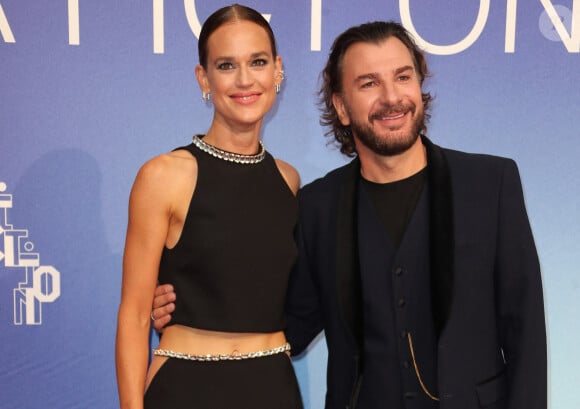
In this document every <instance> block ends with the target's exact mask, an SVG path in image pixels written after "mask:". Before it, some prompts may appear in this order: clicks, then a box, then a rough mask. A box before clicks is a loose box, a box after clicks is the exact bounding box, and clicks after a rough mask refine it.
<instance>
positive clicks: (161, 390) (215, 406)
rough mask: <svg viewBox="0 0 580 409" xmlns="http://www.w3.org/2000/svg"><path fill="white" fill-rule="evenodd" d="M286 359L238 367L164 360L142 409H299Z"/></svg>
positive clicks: (228, 363) (252, 361)
mask: <svg viewBox="0 0 580 409" xmlns="http://www.w3.org/2000/svg"><path fill="white" fill-rule="evenodd" d="M302 407H303V406H302V399H301V396H300V391H299V389H298V382H297V380H296V375H295V373H294V368H293V367H292V362H291V361H290V358H288V356H287V355H286V354H285V353H279V354H275V355H271V356H267V357H262V358H252V359H245V360H240V361H216V362H199V361H189V360H185V359H177V358H169V359H167V361H165V362H164V363H163V365H162V366H161V368H160V369H159V370H158V371H157V373H156V374H155V376H154V377H153V380H152V381H151V384H150V385H149V388H148V389H147V391H146V392H145V409H232V408H236V409H302Z"/></svg>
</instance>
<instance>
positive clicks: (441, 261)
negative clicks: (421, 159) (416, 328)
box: [422, 136, 454, 337]
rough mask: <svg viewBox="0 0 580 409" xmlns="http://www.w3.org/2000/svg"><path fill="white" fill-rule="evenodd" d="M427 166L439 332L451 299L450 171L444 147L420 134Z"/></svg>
mask: <svg viewBox="0 0 580 409" xmlns="http://www.w3.org/2000/svg"><path fill="white" fill-rule="evenodd" d="M422 140H423V144H424V145H425V147H426V148H427V164H428V166H429V171H428V175H429V176H428V178H429V196H430V197H429V203H430V209H429V219H430V222H429V223H430V237H429V240H430V253H431V299H432V304H433V306H432V308H433V323H434V327H435V333H436V334H437V337H439V336H440V335H441V332H442V331H443V329H444V327H445V324H446V323H447V320H448V319H449V314H450V311H451V305H452V301H453V281H454V265H453V259H454V237H453V195H452V194H453V192H452V190H451V174H450V171H449V165H448V164H447V159H446V157H445V153H444V152H443V149H441V148H440V147H439V146H437V145H435V144H433V143H432V142H431V141H430V140H429V139H428V138H426V137H424V136H423V137H422Z"/></svg>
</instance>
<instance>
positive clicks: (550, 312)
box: [0, 0, 580, 409]
mask: <svg viewBox="0 0 580 409" xmlns="http://www.w3.org/2000/svg"><path fill="white" fill-rule="evenodd" d="M491 3H492V2H491V0H480V1H470V2H466V1H465V0H439V1H436V2H427V1H418V0H417V1H410V0H400V1H396V0H381V1H379V0H357V1H346V0H311V1H308V0H294V1H284V2H278V1H277V2H274V1H265V0H251V1H247V2H246V4H247V5H249V6H252V7H254V8H256V9H258V10H260V11H261V12H262V13H264V14H267V15H269V18H270V22H271V24H272V26H273V28H274V31H275V32H276V34H277V38H278V42H279V51H280V53H281V55H282V56H283V58H284V68H285V71H286V81H285V83H284V86H283V90H282V93H281V94H280V96H279V98H278V101H277V103H276V105H275V108H274V110H273V111H272V113H271V114H270V115H269V117H268V120H267V121H266V124H265V127H264V132H263V139H264V142H265V144H266V146H267V148H268V149H269V150H270V151H271V152H272V153H273V154H274V155H275V156H278V157H280V158H282V159H284V160H287V161H288V162H290V163H292V164H293V165H295V167H296V168H297V169H298V170H299V171H300V173H301V176H302V179H303V183H306V182H309V181H311V180H313V179H314V178H316V177H319V176H322V175H323V174H324V173H325V172H326V171H328V170H330V169H331V168H334V167H336V166H338V165H341V164H343V163H344V162H345V159H344V158H343V157H341V155H340V154H339V153H338V152H337V151H336V150H335V149H333V148H332V147H329V146H327V144H326V142H327V141H326V140H325V138H324V137H323V136H322V134H323V132H322V130H321V128H320V126H319V124H318V111H317V109H316V95H315V91H316V88H317V85H318V75H319V72H320V70H321V68H322V67H323V65H324V62H325V60H326V57H327V52H328V49H329V47H330V45H331V43H332V40H333V39H334V38H335V36H336V35H338V34H339V33H340V32H342V31H343V30H344V29H346V28H347V27H349V26H351V25H355V24H360V23H363V22H366V21H371V20H377V19H392V20H397V21H401V22H403V23H404V24H405V25H406V27H407V28H409V29H410V30H411V31H413V32H415V33H416V36H417V39H418V40H419V42H420V44H422V45H423V46H424V48H425V49H426V50H427V51H428V62H429V64H430V68H431V71H432V72H433V77H432V78H430V79H428V81H427V82H426V84H425V88H426V89H427V90H429V91H431V92H432V94H434V95H435V98H436V99H435V101H434V105H433V111H432V113H433V117H432V120H431V123H430V127H429V136H430V137H431V138H432V139H433V140H434V141H435V142H436V143H439V144H442V145H445V146H448V147H452V148H456V149H461V150H467V151H471V152H486V153H492V154H498V155H502V156H510V157H512V158H514V159H515V160H516V161H517V162H518V164H519V167H520V171H521V174H522V179H523V184H524V191H525V196H526V202H527V207H528V211H529V215H530V220H531V224H532V228H533V230H534V234H535V237H536V243H537V246H538V251H539V255H540V259H541V263H542V271H543V278H544V288H545V290H544V291H545V299H546V311H547V324H548V333H549V370H550V402H551V407H552V408H554V409H567V408H570V409H571V408H577V407H579V406H580V398H579V397H578V393H577V389H578V378H577V368H578V367H579V366H580V352H579V350H578V348H577V347H576V346H577V344H578V341H579V340H580V321H579V320H578V318H577V316H576V314H577V313H578V312H579V311H580V278H579V277H580V275H579V274H578V263H579V262H580V260H579V257H578V256H579V254H580V249H579V246H578V244H577V243H576V237H578V236H580V217H579V209H578V202H579V199H580V187H579V186H580V184H579V183H578V180H579V179H580V164H579V163H578V160H577V158H578V157H579V156H580V138H579V133H580V132H579V131H578V129H579V128H578V125H577V121H578V118H579V117H580V116H579V114H580V86H579V84H578V79H579V78H580V75H579V67H580V64H579V62H580V56H579V52H580V0H558V3H557V4H554V3H553V2H551V1H550V0H534V1H519V2H518V1H517V0H506V1H495V2H493V4H491ZM226 4H229V3H228V2H227V1H217V0H211V1H210V0H205V1H201V0H200V1H194V0H184V1H165V2H164V1H163V0H148V1H143V0H142V1H139V0H124V1H119V0H100V1H82V0H68V1H64V0H62V1H55V0H53V1H42V0H26V1H23V0H0V138H1V142H0V407H2V408H6V409H8V408H10V409H12V408H18V409H22V408H115V407H117V405H118V403H117V395H116V386H115V385H116V384H115V371H114V335H115V326H116V311H117V307H118V302H119V295H120V278H121V255H122V249H123V242H124V234H125V227H126V221H127V212H126V209H127V200H128V194H129V190H130V187H131V184H132V182H133V178H134V176H135V174H136V172H137V169H138V168H139V166H140V165H141V164H142V163H143V162H145V161H146V160H147V159H149V158H150V157H152V156H154V155H157V154H159V153H161V152H165V151H169V150H171V149H172V148H174V147H176V146H179V145H183V144H187V143H188V142H189V141H190V139H191V135H192V134H194V133H203V132H204V131H205V130H206V129H207V127H208V125H209V121H210V117H211V108H210V107H207V106H206V105H205V104H204V103H203V102H202V100H201V94H200V91H199V89H198V87H197V84H196V81H195V78H194V75H193V71H194V67H195V65H196V64H197V56H196V55H197V37H196V35H197V33H198V32H199V22H200V21H203V20H204V19H205V18H206V17H207V16H208V15H209V14H210V13H211V12H212V11H214V10H215V9H216V8H218V7H219V6H223V5H226ZM325 359H326V351H325V345H324V342H323V340H322V339H321V340H319V341H318V342H316V343H315V344H314V345H313V347H312V348H311V350H310V351H309V353H307V354H306V357H304V358H301V359H298V360H296V361H295V366H296V369H297V371H298V375H299V379H300V383H301V387H302V391H303V395H304V400H305V405H306V408H312V409H319V408H322V407H323V399H324V367H325Z"/></svg>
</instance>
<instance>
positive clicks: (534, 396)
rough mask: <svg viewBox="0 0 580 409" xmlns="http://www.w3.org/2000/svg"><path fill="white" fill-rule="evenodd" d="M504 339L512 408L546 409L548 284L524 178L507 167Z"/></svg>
mask: <svg viewBox="0 0 580 409" xmlns="http://www.w3.org/2000/svg"><path fill="white" fill-rule="evenodd" d="M496 263H497V265H496V286H497V303H498V304H497V308H498V311H497V312H498V319H499V333H500V337H501V340H500V341H501V343H502V348H503V353H504V359H505V361H506V375H507V381H508V391H509V392H508V394H509V395H508V399H509V403H508V406H507V407H508V408H510V409H546V407H547V357H546V355H547V354H546V349H547V348H546V328H545V318H544V302H543V293H542V279H541V273H540V265H539V261H538V255H537V252H536V247H535V244H534V239H533V236H532V231H531V228H530V223H529V220H528V216H527V212H526V208H525V204H524V196H523V191H522V185H521V181H520V175H519V172H518V169H517V166H516V164H515V162H514V161H512V160H508V161H506V166H505V168H504V172H503V178H502V184H501V190H500V201H499V226H498V246H497V258H496Z"/></svg>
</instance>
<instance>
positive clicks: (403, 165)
mask: <svg viewBox="0 0 580 409" xmlns="http://www.w3.org/2000/svg"><path fill="white" fill-rule="evenodd" d="M357 152H358V156H359V159H360V163H361V174H362V176H363V178H365V179H366V180H368V181H371V182H375V183H389V182H396V181H398V180H402V179H405V178H408V177H409V176H412V175H414V174H416V173H418V172H419V171H420V170H421V169H423V168H424V167H425V166H427V151H426V149H425V146H424V145H423V143H422V142H421V138H417V140H416V141H415V143H414V144H413V146H411V147H410V148H409V149H407V150H406V151H404V152H402V153H400V154H397V155H392V156H385V155H379V154H378V153H375V152H373V151H372V150H370V149H368V148H367V147H366V146H364V145H363V144H360V143H359V144H357Z"/></svg>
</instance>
